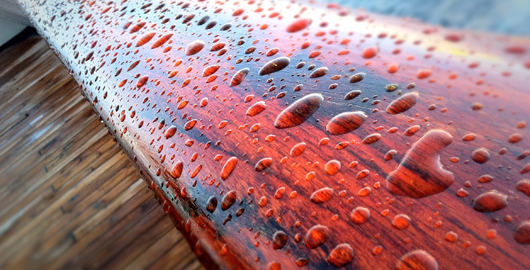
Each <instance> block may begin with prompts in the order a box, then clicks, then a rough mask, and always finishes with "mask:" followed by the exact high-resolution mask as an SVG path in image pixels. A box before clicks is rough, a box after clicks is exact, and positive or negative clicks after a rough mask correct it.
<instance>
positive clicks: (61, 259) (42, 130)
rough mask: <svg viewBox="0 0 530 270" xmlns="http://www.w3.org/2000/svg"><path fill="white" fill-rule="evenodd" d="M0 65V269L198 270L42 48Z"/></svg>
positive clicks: (13, 51)
mask: <svg viewBox="0 0 530 270" xmlns="http://www.w3.org/2000/svg"><path fill="white" fill-rule="evenodd" d="M0 59H1V60H0V61H1V62H2V64H0V119H1V121H0V205H1V206H2V207H0V269H17V270H18V269H203V267H202V266H201V265H200V263H199V262H198V261H197V259H196V257H195V255H194V254H193V252H192V250H191V249H190V248H189V246H188V244H187V242H186V241H185V240H184V239H183V237H182V235H181V234H180V233H179V232H178V231H177V230H176V229H175V227H174V225H173V224H172V222H171V220H170V218H169V217H168V216H167V215H166V214H165V213H164V211H163V210H162V207H160V206H159V205H158V203H157V202H156V200H155V199H154V197H153V193H152V192H151V191H150V190H149V189H148V188H147V185H146V183H145V182H144V181H143V180H142V179H141V177H140V174H139V173H138V172H137V171H136V169H135V168H134V167H133V165H132V164H131V162H130V160H129V159H128V158H127V157H126V156H125V155H124V154H123V153H122V151H121V149H120V148H119V146H118V145H117V144H116V143H115V142H114V141H113V140H112V137H111V136H110V135H109V134H108V132H107V131H106V128H105V126H104V124H102V123H101V122H100V121H99V119H98V116H97V115H96V114H95V113H94V111H93V110H92V108H91V106H90V104H89V103H88V102H86V101H85V100H84V98H83V97H82V95H81V93H80V91H79V89H78V87H77V85H76V84H75V82H74V81H73V79H72V78H71V77H70V75H69V74H68V70H66V68H65V67H63V65H62V64H61V62H60V61H59V59H58V58H57V57H56V56H55V55H54V54H53V52H52V51H51V50H50V49H49V48H48V45H47V44H46V43H45V42H44V41H43V40H42V39H41V38H40V37H30V38H28V39H27V40H25V41H24V42H22V43H19V44H18V45H16V46H13V47H11V48H7V49H5V50H4V51H1V52H0Z"/></svg>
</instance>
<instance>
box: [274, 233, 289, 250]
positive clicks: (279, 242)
mask: <svg viewBox="0 0 530 270" xmlns="http://www.w3.org/2000/svg"><path fill="white" fill-rule="evenodd" d="M287 239H288V237H287V234H286V233H285V232H284V231H277V232H275V233H274V235H273V236H272V248H273V249H280V248H282V247H283V246H285V244H287Z"/></svg>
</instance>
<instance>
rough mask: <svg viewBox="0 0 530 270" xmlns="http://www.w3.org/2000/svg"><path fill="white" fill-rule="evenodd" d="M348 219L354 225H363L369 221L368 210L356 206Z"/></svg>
mask: <svg viewBox="0 0 530 270" xmlns="http://www.w3.org/2000/svg"><path fill="white" fill-rule="evenodd" d="M350 218H351V221H352V222H353V223H354V224H358V225H361V224H364V223H366V222H367V221H368V219H370V210H368V208H365V207H361V206H358V207H356V208H355V209H353V210H352V212H351V215H350Z"/></svg>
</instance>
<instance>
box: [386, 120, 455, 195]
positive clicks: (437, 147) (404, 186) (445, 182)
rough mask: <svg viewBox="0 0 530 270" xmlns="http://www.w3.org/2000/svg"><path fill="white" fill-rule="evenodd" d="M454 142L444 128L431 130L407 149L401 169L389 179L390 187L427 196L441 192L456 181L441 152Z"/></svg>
mask: <svg viewBox="0 0 530 270" xmlns="http://www.w3.org/2000/svg"><path fill="white" fill-rule="evenodd" d="M452 142H453V137H452V136H451V135H450V134H449V133H447V132H445V131H442V130H430V131H429V132H427V133H426V134H425V135H423V137H422V138H421V139H419V140H418V141H417V142H416V143H415V144H414V145H412V148H411V149H410V150H409V151H407V153H406V154H405V157H404V158H403V160H402V161H401V163H400V164H399V165H398V167H397V169H396V170H394V171H393V172H391V173H390V174H389V175H388V177H387V179H386V185H387V188H388V189H389V190H390V191H391V192H392V193H394V194H399V195H403V196H408V197H413V198H423V197H426V196H429V195H433V194H436V193H440V192H442V191H444V190H445V189H447V188H448V187H449V186H451V185H452V184H453V182H454V175H453V173H451V172H449V171H446V170H444V169H443V168H442V164H441V163H440V154H441V152H442V150H443V149H444V148H445V147H446V146H448V145H449V144H451V143H452Z"/></svg>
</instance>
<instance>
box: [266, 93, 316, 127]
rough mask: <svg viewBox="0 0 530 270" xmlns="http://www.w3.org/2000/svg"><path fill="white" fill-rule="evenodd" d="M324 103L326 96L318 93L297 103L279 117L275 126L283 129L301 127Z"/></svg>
mask: <svg viewBox="0 0 530 270" xmlns="http://www.w3.org/2000/svg"><path fill="white" fill-rule="evenodd" d="M322 101H324V96H322V95H321V94H316V93H313V94H309V95H307V96H305V97H303V98H301V99H299V100H297V101H295V102H294V103H293V104H291V105H290V106H289V107H287V108H286V109H285V110H283V111H282V112H281V113H280V114H279V115H278V117H277V118H276V121H275V122H274V126H275V127H276V128H279V129H283V128H290V127H295V126H298V125H301V124H302V123H304V122H305V121H306V120H307V119H308V118H309V117H311V115H313V113H315V111H316V110H318V108H320V105H321V104H322Z"/></svg>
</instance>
